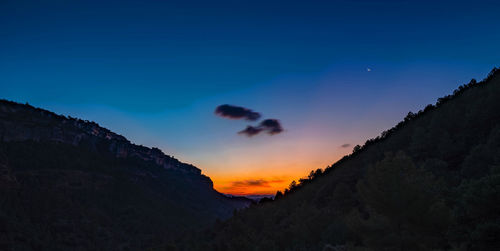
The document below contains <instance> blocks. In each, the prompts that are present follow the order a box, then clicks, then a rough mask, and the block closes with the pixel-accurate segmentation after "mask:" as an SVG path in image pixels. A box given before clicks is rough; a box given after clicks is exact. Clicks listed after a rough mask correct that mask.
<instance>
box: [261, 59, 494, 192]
mask: <svg viewBox="0 0 500 251" xmlns="http://www.w3.org/2000/svg"><path fill="white" fill-rule="evenodd" d="M499 72H500V68H496V67H495V68H493V69H492V70H491V71H490V73H489V74H488V76H487V77H486V78H485V79H484V80H482V81H480V82H477V80H475V79H472V80H471V81H470V82H469V83H467V84H463V85H460V86H459V87H458V88H457V89H455V90H454V91H453V94H451V95H446V96H444V97H441V98H438V99H437V101H436V104H435V105H433V104H428V105H427V106H426V107H425V108H424V109H422V110H419V111H418V112H416V113H414V112H411V111H410V112H408V114H407V115H406V117H405V118H404V119H403V120H402V121H401V122H399V123H398V124H397V125H396V126H394V127H392V128H391V129H388V130H386V131H383V132H382V133H381V134H380V136H377V137H375V138H372V139H368V140H367V141H366V142H365V144H364V145H362V146H360V145H356V146H354V147H353V150H352V154H349V155H346V156H344V157H342V159H340V160H339V161H337V162H336V163H334V164H333V165H331V166H328V167H326V168H325V170H324V172H323V170H322V169H317V170H311V172H310V174H309V175H308V176H307V177H306V178H301V179H299V180H298V182H297V181H295V180H294V181H292V182H291V183H290V185H289V186H288V188H286V189H285V190H284V191H283V192H281V191H277V192H276V195H275V198H278V199H279V198H282V197H283V196H284V195H287V194H289V193H291V192H295V191H297V190H298V189H300V188H301V187H302V186H303V185H306V184H308V183H310V182H312V181H313V180H314V179H315V178H318V177H321V176H322V175H323V174H327V173H329V172H330V171H331V170H332V169H333V168H335V167H336V166H338V165H340V164H342V162H344V161H346V160H348V159H349V158H351V157H353V156H355V155H356V154H358V153H360V152H362V151H363V150H364V149H366V148H367V147H369V146H370V145H373V144H375V143H377V142H380V141H383V140H385V139H387V138H388V137H389V136H391V135H392V134H393V133H394V132H396V131H397V130H399V129H401V128H403V127H404V126H405V125H406V124H408V123H409V122H410V121H413V120H415V119H418V118H420V117H422V116H423V115H424V114H426V113H428V112H430V111H433V110H434V109H436V108H438V107H441V106H442V105H444V104H445V103H447V102H449V101H451V100H453V99H455V98H457V97H458V96H460V95H461V94H462V93H464V92H465V91H467V90H469V89H471V88H475V87H478V86H481V85H483V84H485V83H487V82H489V81H490V80H492V79H493V77H494V76H495V74H498V73H499ZM499 98H500V97H499ZM265 201H268V200H265Z"/></svg>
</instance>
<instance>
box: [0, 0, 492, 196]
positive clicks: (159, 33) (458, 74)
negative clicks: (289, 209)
mask: <svg viewBox="0 0 500 251" xmlns="http://www.w3.org/2000/svg"><path fill="white" fill-rule="evenodd" d="M104 2H105V3H104ZM436 2H437V1H361V0H357V1H297V2H294V1H280V2H277V1H274V2H273V1H225V2H218V1H199V2H197V1H179V2H174V1H19V0H14V1H6V0H1V1H0V98H5V99H9V100H13V101H17V102H22V103H25V102H29V103H30V104H32V105H35V106H38V107H42V108H45V109H49V110H52V111H55V112H57V113H62V114H65V115H71V116H73V117H80V118H82V119H87V120H93V121H96V122H97V123H99V124H100V125H102V126H104V127H107V128H109V129H111V130H113V131H115V132H117V133H120V134H122V135H124V136H126V137H127V138H129V139H130V140H131V141H133V142H135V143H137V144H143V145H146V146H157V147H159V148H160V149H162V150H163V151H164V152H165V153H167V154H169V155H174V156H175V157H177V158H179V159H180V160H182V161H184V162H189V163H193V164H195V165H196V166H198V167H199V168H200V169H202V170H203V173H204V174H206V175H208V176H210V177H211V178H212V180H213V181H214V183H215V188H216V189H218V190H219V191H221V192H225V193H233V194H270V193H275V191H276V190H278V189H283V188H284V187H286V186H287V185H288V184H289V183H290V181H291V180H293V179H298V178H300V177H303V176H306V175H307V174H308V172H309V171H310V170H311V169H317V168H324V167H326V166H327V165H330V164H332V163H333V162H335V161H336V160H338V159H339V158H340V157H342V156H343V155H345V154H347V153H349V152H351V150H352V146H354V145H356V144H362V143H363V142H365V141H366V139H368V138H372V137H375V136H377V135H379V134H380V132H382V131H383V130H385V129H388V128H391V127H392V126H393V125H395V124H396V123H397V122H398V121H400V120H401V119H402V118H403V117H404V116H405V115H406V113H408V111H417V110H419V109H421V108H423V107H424V106H425V105H426V104H429V103H434V102H435V100H436V99H437V98H438V97H441V96H444V95H446V94H449V93H451V92H452V91H453V89H455V88H456V87H457V86H458V85H460V84H464V83H467V82H468V81H469V80H470V79H471V78H477V79H482V78H484V77H485V76H486V74H487V73H488V72H489V71H490V70H491V69H492V68H493V67H494V66H499V59H500V49H499V45H500V18H499V16H498V15H499V13H500V4H499V2H498V1H468V2H466V1H439V3H436ZM368 69H370V71H369V70H368ZM221 104H233V105H238V106H243V107H247V108H250V109H252V110H254V111H257V112H260V113H262V115H263V118H275V119H279V120H280V121H281V123H282V125H283V127H284V129H285V131H284V132H283V133H281V134H278V135H274V136H269V135H257V136H255V137H252V138H248V137H245V136H242V135H237V132H238V131H240V130H242V129H244V128H245V127H246V126H247V125H255V124H256V123H255V122H252V123H249V122H248V121H239V120H228V119H224V118H221V117H217V116H215V115H214V109H215V108H216V107H217V106H218V105H221ZM344 144H348V146H347V147H342V145H344Z"/></svg>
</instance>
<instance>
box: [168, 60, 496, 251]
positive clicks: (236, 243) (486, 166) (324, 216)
mask: <svg viewBox="0 0 500 251" xmlns="http://www.w3.org/2000/svg"><path fill="white" fill-rule="evenodd" d="M499 111H500V69H496V68H495V69H494V70H493V71H492V72H491V73H490V74H489V75H488V77H487V78H486V79H485V80H483V81H481V82H477V81H475V80H472V81H471V82H470V83H468V84H466V85H462V86H460V87H459V88H458V89H457V90H455V91H454V92H453V94H452V95H448V96H446V97H443V98H440V99H438V101H437V103H436V104H435V105H428V106H427V107H425V109H423V110H421V111H419V112H417V113H412V112H410V113H408V116H406V118H404V120H403V121H401V122H400V123H399V124H398V125H396V126H395V127H394V128H392V129H389V130H387V131H385V132H383V133H382V135H381V136H379V137H377V138H375V139H370V140H367V141H366V143H365V144H364V145H363V146H356V147H354V149H353V153H352V154H350V155H348V156H345V157H344V158H342V159H341V160H339V161H338V162H336V163H335V164H333V165H331V166H329V167H327V168H325V169H324V170H322V169H318V170H316V171H312V172H311V174H309V176H308V177H306V178H303V179H300V180H299V181H298V182H295V181H294V182H292V184H290V187H289V188H287V189H286V190H285V191H284V193H283V192H278V193H277V194H276V197H275V199H274V200H266V201H265V202H264V203H262V202H261V203H259V204H257V205H254V206H251V207H250V208H248V209H245V210H241V211H239V212H237V213H236V214H235V215H234V216H233V217H232V218H230V219H229V220H227V221H222V222H217V223H216V224H215V225H214V226H212V227H210V228H208V229H206V230H204V231H201V232H194V233H192V234H191V235H189V236H184V237H183V238H179V239H178V240H177V241H176V242H174V243H172V244H171V247H172V248H173V247H177V248H178V249H179V250H500V203H499V201H500V112H499Z"/></svg>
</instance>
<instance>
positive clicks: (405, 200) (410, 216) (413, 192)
mask: <svg viewBox="0 0 500 251" xmlns="http://www.w3.org/2000/svg"><path fill="white" fill-rule="evenodd" d="M357 189H358V191H359V194H360V197H361V200H362V201H363V202H364V203H365V205H366V207H367V210H368V212H369V218H368V220H366V221H362V224H363V228H360V229H363V230H361V231H363V233H360V234H361V236H362V238H363V240H364V242H365V244H366V245H368V246H369V247H371V248H374V249H377V248H380V247H385V248H389V249H392V250H412V249H413V250H418V249H430V248H442V247H443V246H444V245H445V243H446V239H445V238H444V236H445V233H446V230H447V228H448V225H449V210H448V208H447V207H446V205H445V204H444V202H443V201H442V200H441V198H440V197H439V194H440V188H439V186H438V184H437V183H436V182H435V181H434V178H433V176H432V175H431V174H430V173H429V172H426V171H424V170H422V169H420V168H417V167H416V166H415V164H414V163H413V161H412V160H411V159H410V158H409V157H408V156H406V155H405V154H404V153H402V152H399V153H398V154H396V155H392V154H388V155H387V156H386V158H385V159H384V160H382V161H381V162H379V163H377V164H376V165H375V166H374V167H372V168H369V169H368V171H367V173H366V176H365V178H364V179H363V180H362V181H360V182H359V183H358V185H357Z"/></svg>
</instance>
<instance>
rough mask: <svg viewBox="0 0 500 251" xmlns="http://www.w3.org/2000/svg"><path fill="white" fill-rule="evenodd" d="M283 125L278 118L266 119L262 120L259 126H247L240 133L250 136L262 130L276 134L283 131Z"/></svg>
mask: <svg viewBox="0 0 500 251" xmlns="http://www.w3.org/2000/svg"><path fill="white" fill-rule="evenodd" d="M283 131H284V130H283V127H282V126H281V123H280V122H279V120H277V119H266V120H263V121H262V122H260V124H259V125H258V126H247V128H245V129H244V130H242V131H239V132H238V134H243V135H246V136H248V137H252V136H255V135H257V134H259V133H261V132H267V133H268V134H269V135H274V134H278V133H282V132H283Z"/></svg>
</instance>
